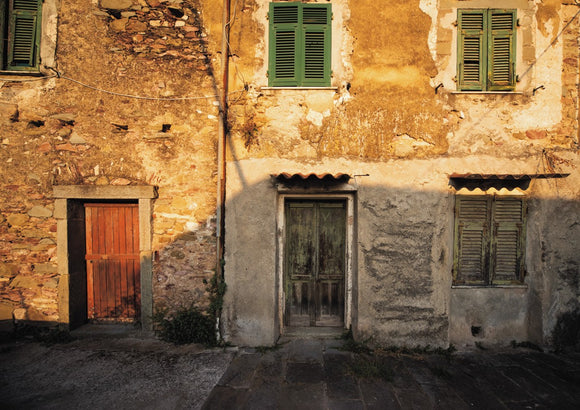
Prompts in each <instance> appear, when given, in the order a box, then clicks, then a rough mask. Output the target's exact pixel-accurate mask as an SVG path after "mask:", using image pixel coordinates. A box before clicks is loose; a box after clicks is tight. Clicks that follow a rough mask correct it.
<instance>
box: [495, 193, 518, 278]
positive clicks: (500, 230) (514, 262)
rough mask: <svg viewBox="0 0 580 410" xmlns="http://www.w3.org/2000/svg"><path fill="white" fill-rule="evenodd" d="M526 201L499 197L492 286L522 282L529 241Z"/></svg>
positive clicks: (496, 210)
mask: <svg viewBox="0 0 580 410" xmlns="http://www.w3.org/2000/svg"><path fill="white" fill-rule="evenodd" d="M525 215H526V207H525V202H524V201H523V200H522V199H520V198H499V197H498V198H496V200H495V201H494V205H493V211H492V221H493V239H492V244H491V248H492V252H491V255H492V258H491V270H492V274H491V283H492V284H495V285H498V284H513V283H521V281H522V279H523V258H524V238H525V223H524V222H525Z"/></svg>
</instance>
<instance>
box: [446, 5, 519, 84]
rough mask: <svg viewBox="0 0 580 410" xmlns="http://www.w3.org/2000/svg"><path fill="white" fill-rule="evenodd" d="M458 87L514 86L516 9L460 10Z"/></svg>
mask: <svg viewBox="0 0 580 410" xmlns="http://www.w3.org/2000/svg"><path fill="white" fill-rule="evenodd" d="M458 24H459V28H458V58H457V61H458V70H457V71H458V88H459V89H460V90H464V91H469V90H472V91H504V90H505V91H511V90H513V89H514V88H515V78H516V77H515V51H516V50H515V44H516V43H515V32H516V31H515V28H516V27H515V24H516V10H503V9H460V10H458Z"/></svg>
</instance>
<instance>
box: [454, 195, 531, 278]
mask: <svg viewBox="0 0 580 410" xmlns="http://www.w3.org/2000/svg"><path fill="white" fill-rule="evenodd" d="M525 217H526V203H525V201H524V200H523V199H522V198H519V197H491V196H482V195H479V196H464V195H462V196H458V197H457V198H456V202H455V249H454V263H453V284H454V285H482V286H489V285H509V284H521V283H522V281H523V260H524V259H523V258H524V248H525Z"/></svg>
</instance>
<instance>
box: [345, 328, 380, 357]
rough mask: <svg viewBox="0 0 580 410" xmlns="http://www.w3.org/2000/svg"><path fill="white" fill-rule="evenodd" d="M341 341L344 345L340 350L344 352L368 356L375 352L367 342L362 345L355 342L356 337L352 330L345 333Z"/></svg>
mask: <svg viewBox="0 0 580 410" xmlns="http://www.w3.org/2000/svg"><path fill="white" fill-rule="evenodd" d="M341 339H342V340H343V343H342V347H341V348H340V350H344V351H347V352H353V353H366V354H371V353H372V352H373V350H372V349H371V348H370V347H368V346H367V344H366V343H365V342H362V343H361V342H357V341H355V340H354V336H353V334H352V328H350V329H348V330H347V331H346V332H344V333H343V334H342V336H341ZM367 341H368V340H367Z"/></svg>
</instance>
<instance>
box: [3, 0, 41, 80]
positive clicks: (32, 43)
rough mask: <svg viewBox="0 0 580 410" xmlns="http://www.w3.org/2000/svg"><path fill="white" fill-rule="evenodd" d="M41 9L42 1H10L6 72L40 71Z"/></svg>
mask: <svg viewBox="0 0 580 410" xmlns="http://www.w3.org/2000/svg"><path fill="white" fill-rule="evenodd" d="M41 7H42V1H41V0H11V1H10V9H9V15H10V19H9V20H10V22H9V28H8V41H7V48H8V53H7V54H8V55H7V62H6V66H5V68H6V70H22V71H36V70H37V69H38V63H39V57H40V56H39V49H40V24H41Z"/></svg>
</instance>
